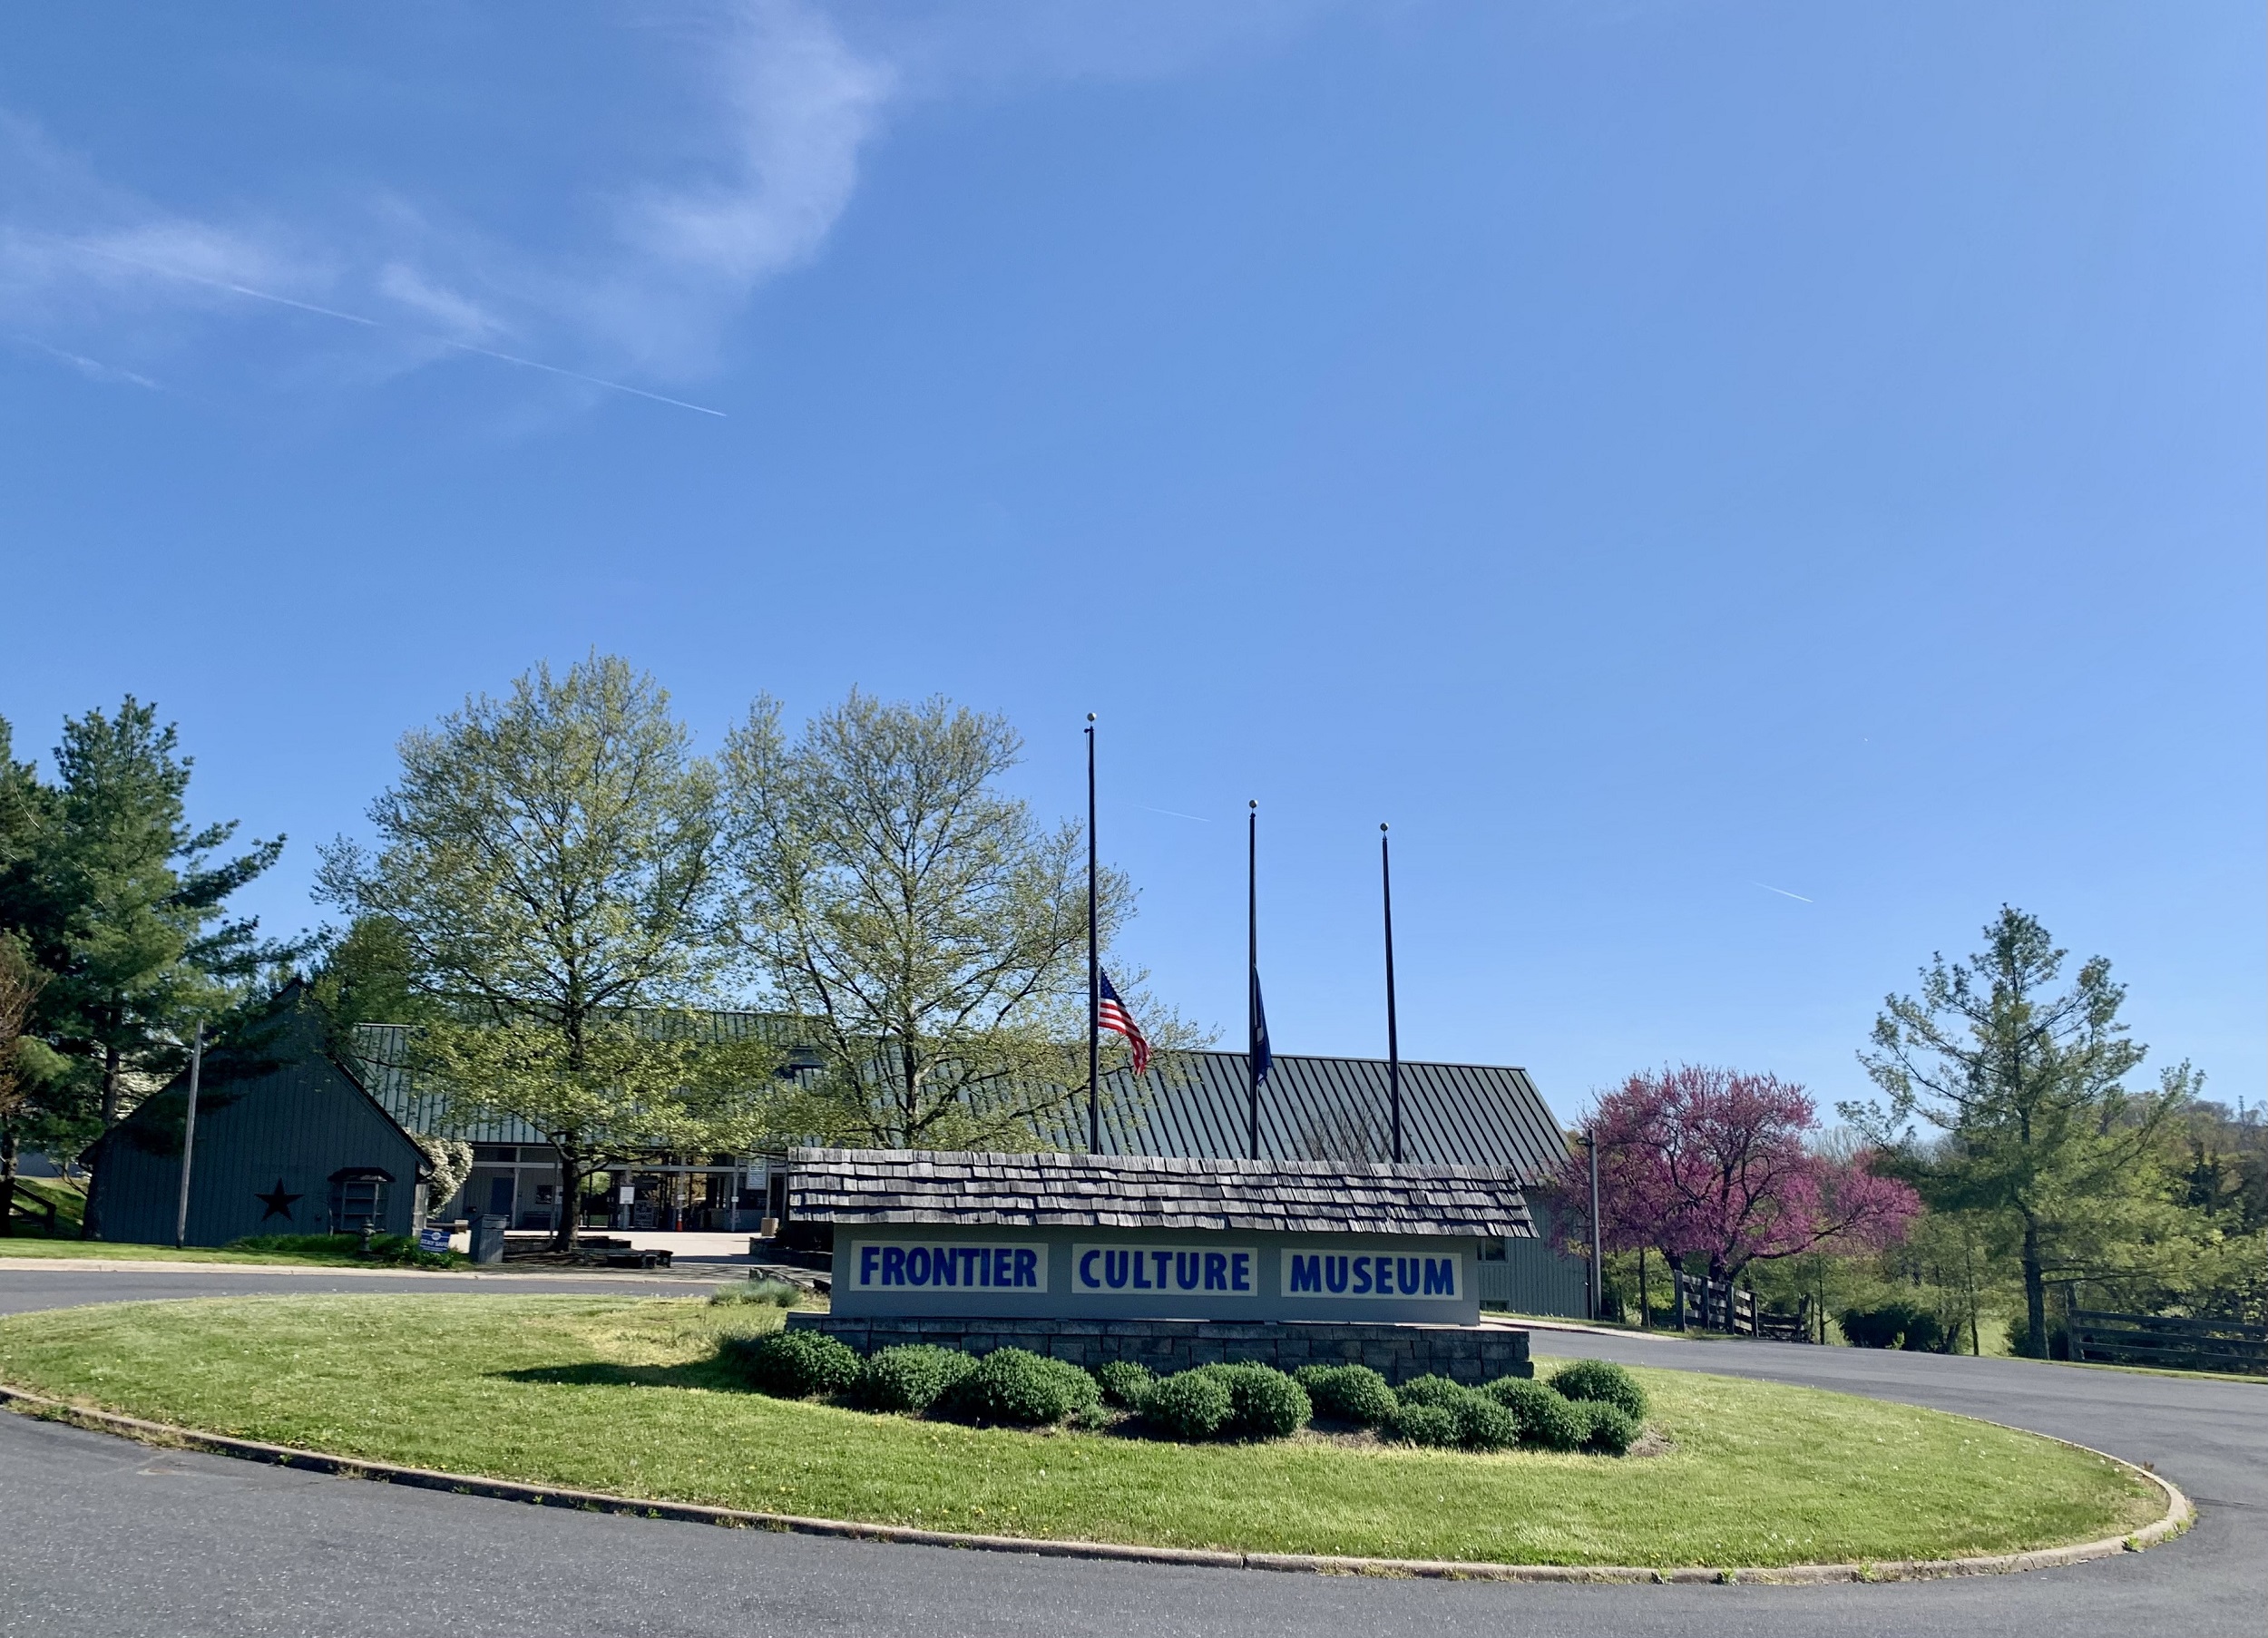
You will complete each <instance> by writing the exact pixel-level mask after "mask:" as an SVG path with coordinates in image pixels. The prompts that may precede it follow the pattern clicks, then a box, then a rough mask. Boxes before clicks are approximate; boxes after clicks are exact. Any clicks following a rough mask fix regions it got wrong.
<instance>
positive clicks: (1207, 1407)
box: [1142, 1370, 1237, 1439]
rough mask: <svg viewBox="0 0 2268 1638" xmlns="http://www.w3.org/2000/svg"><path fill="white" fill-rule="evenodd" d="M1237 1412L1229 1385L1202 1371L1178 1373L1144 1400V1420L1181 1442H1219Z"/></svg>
mask: <svg viewBox="0 0 2268 1638" xmlns="http://www.w3.org/2000/svg"><path fill="white" fill-rule="evenodd" d="M1236 1411H1237V1401H1236V1399H1235V1398H1234V1396H1232V1395H1231V1394H1230V1393H1229V1391H1228V1384H1227V1383H1226V1382H1224V1381H1222V1380H1220V1379H1219V1378H1218V1377H1217V1376H1208V1375H1207V1374H1206V1373H1205V1372H1204V1371H1203V1370H1181V1371H1176V1372H1175V1373H1174V1374H1173V1375H1172V1376H1169V1377H1167V1378H1165V1379H1164V1380H1161V1381H1159V1382H1158V1384H1157V1385H1156V1386H1155V1387H1153V1388H1151V1389H1150V1390H1149V1393H1147V1394H1146V1395H1144V1396H1143V1399H1142V1416H1143V1417H1144V1419H1147V1420H1149V1421H1150V1422H1153V1423H1155V1424H1156V1425H1157V1427H1158V1430H1159V1431H1160V1432H1163V1433H1167V1434H1170V1435H1171V1436H1172V1437H1173V1438H1178V1439H1209V1438H1216V1437H1217V1436H1218V1434H1219V1433H1220V1430H1221V1429H1222V1428H1226V1427H1227V1426H1228V1419H1229V1418H1230V1417H1232V1416H1234V1415H1235V1414H1236Z"/></svg>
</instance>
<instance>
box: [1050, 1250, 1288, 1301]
mask: <svg viewBox="0 0 2268 1638" xmlns="http://www.w3.org/2000/svg"><path fill="white" fill-rule="evenodd" d="M1258 1256H1259V1253H1257V1252H1256V1251H1254V1250H1253V1249H1252V1248H1251V1247H1250V1246H1245V1247H1242V1248H1235V1247H1221V1248H1220V1249H1215V1247H1214V1246H1208V1245H1164V1246H1152V1245H1074V1246H1072V1247H1071V1289H1072V1290H1073V1291H1075V1292H1082V1293H1084V1294H1088V1295H1091V1296H1098V1297H1101V1296H1110V1295H1113V1294H1116V1295H1119V1296H1121V1297H1130V1296H1132V1295H1133V1294H1134V1293H1135V1292H1143V1293H1145V1300H1146V1301H1149V1302H1156V1301H1157V1300H1158V1297H1159V1296H1165V1295H1173V1296H1190V1297H1233V1296H1236V1295H1237V1294H1239V1293H1242V1294H1245V1295H1247V1296H1248V1295H1250V1294H1251V1293H1252V1292H1253V1289H1254V1287H1253V1268H1254V1265H1255V1263H1256V1260H1257V1259H1258ZM1150 1293H1156V1294H1155V1295H1152V1294H1150Z"/></svg>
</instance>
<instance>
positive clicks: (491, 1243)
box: [473, 1212, 511, 1263]
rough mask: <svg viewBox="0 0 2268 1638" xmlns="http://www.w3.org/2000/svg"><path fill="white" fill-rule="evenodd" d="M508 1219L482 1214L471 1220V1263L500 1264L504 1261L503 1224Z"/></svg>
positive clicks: (508, 1219) (507, 1221)
mask: <svg viewBox="0 0 2268 1638" xmlns="http://www.w3.org/2000/svg"><path fill="white" fill-rule="evenodd" d="M510 1221H511V1219H510V1218H508V1217H503V1216H496V1215H493V1214H488V1213H485V1212H484V1213H483V1214H481V1215H479V1216H477V1217H475V1218H474V1219H473V1261H474V1262H475V1263H502V1262H503V1260H504V1224H507V1223H509V1222H510Z"/></svg>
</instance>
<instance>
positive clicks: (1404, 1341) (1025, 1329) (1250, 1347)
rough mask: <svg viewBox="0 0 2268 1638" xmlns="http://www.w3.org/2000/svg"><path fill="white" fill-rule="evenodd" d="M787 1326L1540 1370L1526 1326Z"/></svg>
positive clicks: (1480, 1377) (1521, 1373) (1171, 1362)
mask: <svg viewBox="0 0 2268 1638" xmlns="http://www.w3.org/2000/svg"><path fill="white" fill-rule="evenodd" d="M787 1327H788V1329H789V1330H790V1331H825V1332H826V1334H827V1335H828V1336H831V1337H835V1338H836V1339H838V1340H840V1341H844V1342H846V1343H848V1344H849V1345H850V1346H851V1347H853V1348H855V1349H856V1350H858V1351H859V1352H860V1353H872V1352H873V1351H875V1350H876V1349H881V1348H895V1347H898V1346H900V1345H902V1344H904V1343H909V1342H930V1343H934V1344H936V1345H937V1346H939V1347H943V1348H957V1349H960V1350H963V1352H966V1353H974V1354H983V1353H990V1352H992V1350H994V1349H995V1348H1023V1349H1029V1350H1031V1352H1033V1353H1038V1354H1046V1355H1048V1356H1050V1357H1051V1358H1053V1359H1058V1360H1070V1361H1071V1362H1072V1363H1073V1364H1075V1365H1083V1366H1086V1367H1088V1368H1089V1369H1090V1370H1091V1369H1093V1368H1094V1367H1095V1366H1098V1365H1102V1364H1106V1363H1108V1362H1109V1361H1110V1360H1135V1361H1136V1362H1138V1363H1139V1364H1143V1365H1147V1366H1149V1368H1150V1369H1151V1370H1154V1371H1156V1372H1157V1373H1158V1375H1159V1376H1166V1375H1169V1374H1170V1373H1172V1372H1174V1371H1177V1370H1188V1369H1189V1368H1190V1367H1191V1366H1193V1365H1212V1364H1217V1363H1219V1362H1221V1361H1223V1360H1255V1361H1257V1362H1258V1363H1260V1364H1262V1365H1273V1366H1275V1367H1276V1369H1277V1370H1298V1369H1299V1368H1300V1367H1301V1366H1302V1365H1367V1366H1369V1367H1370V1368H1371V1369H1372V1370H1375V1371H1378V1372H1380V1373H1381V1374H1382V1375H1383V1376H1384V1377H1385V1379H1386V1380H1387V1381H1389V1382H1393V1383H1402V1382H1406V1381H1408V1380H1410V1379H1411V1378H1413V1377H1422V1376H1434V1375H1438V1376H1445V1377H1449V1378H1451V1379H1452V1380H1456V1381H1460V1382H1489V1381H1493V1380H1496V1379H1497V1378H1498V1377H1532V1376H1534V1375H1535V1374H1536V1368H1535V1366H1534V1365H1532V1364H1530V1362H1529V1359H1528V1333H1527V1332H1526V1331H1502V1330H1497V1329H1493V1328H1491V1329H1489V1330H1482V1329H1481V1328H1480V1327H1478V1326H1468V1325H1366V1324H1358V1323H1341V1322H1337V1321H1306V1320H1291V1321H1246V1322H1237V1321H1225V1320H1021V1319H1000V1318H995V1317H991V1316H986V1315H978V1314H971V1315H914V1314H902V1315H874V1316H867V1315H852V1314H816V1313H791V1314H789V1315H788V1316H787Z"/></svg>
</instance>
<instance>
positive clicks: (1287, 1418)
mask: <svg viewBox="0 0 2268 1638" xmlns="http://www.w3.org/2000/svg"><path fill="white" fill-rule="evenodd" d="M1197 1369H1198V1373H1200V1374H1202V1375H1205V1376H1209V1377H1211V1378H1212V1379H1213V1380H1215V1381H1217V1382H1218V1383H1220V1384H1221V1386H1222V1387H1224V1388H1226V1389H1228V1402H1229V1413H1228V1421H1227V1424H1226V1425H1225V1426H1224V1427H1223V1428H1221V1430H1220V1437H1222V1438H1238V1439H1280V1438H1286V1437H1288V1436H1289V1435H1291V1434H1295V1433H1297V1432H1298V1431H1299V1430H1300V1429H1301V1428H1305V1426H1306V1425H1307V1423H1308V1421H1309V1419H1311V1418H1313V1417H1314V1415H1315V1405H1314V1403H1313V1402H1312V1401H1310V1400H1309V1399H1308V1398H1307V1390H1306V1389H1305V1388H1302V1387H1301V1386H1300V1385H1299V1384H1298V1383H1297V1382H1295V1381H1294V1380H1292V1379H1291V1378H1290V1377H1287V1376H1286V1375H1285V1374H1284V1373H1283V1372H1282V1371H1280V1370H1276V1368H1275V1367H1274V1366H1272V1365H1258V1364H1237V1365H1200V1366H1198V1368H1197Z"/></svg>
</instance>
